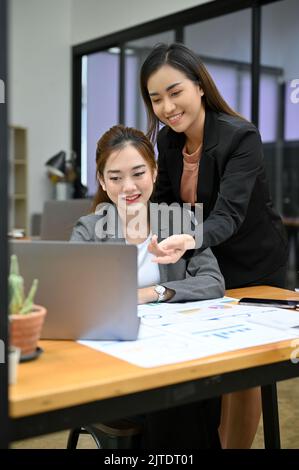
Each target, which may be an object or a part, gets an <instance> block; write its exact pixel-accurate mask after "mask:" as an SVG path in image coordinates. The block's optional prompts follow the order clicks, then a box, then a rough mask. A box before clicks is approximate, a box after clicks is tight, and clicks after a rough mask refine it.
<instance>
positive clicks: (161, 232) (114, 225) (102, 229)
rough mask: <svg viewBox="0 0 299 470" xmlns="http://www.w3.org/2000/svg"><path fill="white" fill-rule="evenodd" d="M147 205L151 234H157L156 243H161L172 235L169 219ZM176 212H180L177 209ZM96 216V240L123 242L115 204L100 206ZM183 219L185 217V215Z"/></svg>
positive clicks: (171, 214) (154, 206)
mask: <svg viewBox="0 0 299 470" xmlns="http://www.w3.org/2000/svg"><path fill="white" fill-rule="evenodd" d="M149 204H150V207H149V212H150V217H151V231H152V233H153V234H157V235H158V241H161V240H163V239H165V238H167V237H168V236H169V235H171V234H172V233H169V217H166V216H165V217H162V216H160V217H159V215H158V210H159V205H158V204H154V203H151V202H150V203H149ZM166 207H167V205H166ZM177 210H180V211H181V209H180V208H179V207H178V208H177ZM96 215H97V216H98V220H97V222H96V227H95V233H96V238H97V239H98V240H101V241H108V240H109V241H116V242H119V241H123V242H125V237H124V234H123V231H122V223H121V220H120V218H119V215H118V212H117V208H116V206H115V204H112V203H111V204H109V203H103V204H100V205H99V206H98V208H97V211H96ZM170 217H173V213H172V212H170ZM184 217H187V215H185V216H184Z"/></svg>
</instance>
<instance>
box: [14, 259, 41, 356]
mask: <svg viewBox="0 0 299 470" xmlns="http://www.w3.org/2000/svg"><path fill="white" fill-rule="evenodd" d="M8 285H9V320H10V322H9V323H10V344H11V345H12V346H16V347H18V348H20V349H21V359H22V357H23V358H24V357H26V356H27V357H28V356H30V355H34V353H35V352H36V351H37V342H38V340H39V338H40V333H41V329H42V326H43V323H44V319H45V316H46V313H47V310H46V309H45V308H44V307H42V306H40V305H35V304H34V296H35V294H36V290H37V286H38V280H37V279H34V281H33V283H32V286H31V289H30V291H29V294H28V296H27V297H25V293H24V279H23V278H22V276H21V275H20V271H19V264H18V259H17V257H16V255H12V256H11V262H10V273H9V278H8Z"/></svg>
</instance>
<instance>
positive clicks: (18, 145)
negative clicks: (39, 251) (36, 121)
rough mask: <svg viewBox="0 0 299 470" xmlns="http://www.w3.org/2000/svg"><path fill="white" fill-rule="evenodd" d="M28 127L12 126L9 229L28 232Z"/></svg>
mask: <svg viewBox="0 0 299 470" xmlns="http://www.w3.org/2000/svg"><path fill="white" fill-rule="evenodd" d="M27 199H28V193H27V129H25V128H22V127H16V126H11V127H10V158H9V229H10V230H12V229H23V230H25V232H26V233H28V232H27V228H28V227H27Z"/></svg>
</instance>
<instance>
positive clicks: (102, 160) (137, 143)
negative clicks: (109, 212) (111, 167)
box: [92, 124, 156, 211]
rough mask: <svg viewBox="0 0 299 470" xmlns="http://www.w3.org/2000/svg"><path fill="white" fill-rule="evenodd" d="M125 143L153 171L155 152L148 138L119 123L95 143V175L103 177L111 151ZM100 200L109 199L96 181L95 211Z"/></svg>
mask: <svg viewBox="0 0 299 470" xmlns="http://www.w3.org/2000/svg"><path fill="white" fill-rule="evenodd" d="M126 145H132V146H133V147H135V148H136V150H138V152H139V153H140V154H141V155H142V156H143V158H144V160H145V161H146V162H147V163H148V165H149V167H150V168H151V170H152V172H154V171H155V169H156V160H155V152H154V148H153V146H152V144H151V142H150V141H149V139H148V138H147V137H146V136H145V135H144V134H143V132H141V131H139V130H138V129H134V128H133V127H125V126H122V125H121V124H119V125H117V126H113V127H111V128H110V129H109V130H108V131H107V132H105V134H103V135H102V137H101V138H100V140H99V141H98V143H97V150H96V166H97V172H96V175H97V176H100V177H101V178H103V177H104V170H105V166H106V163H107V160H108V158H109V157H110V155H111V153H112V152H114V151H115V150H121V149H122V148H124V147H125V146H126ZM101 202H111V200H110V198H109V197H108V195H107V193H106V192H105V191H104V190H103V188H102V186H101V185H100V182H99V181H98V189H97V192H96V195H95V197H94V200H93V205H92V210H93V211H95V209H96V207H97V205H98V204H100V203H101Z"/></svg>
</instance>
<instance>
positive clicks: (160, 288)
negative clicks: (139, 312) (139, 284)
mask: <svg viewBox="0 0 299 470" xmlns="http://www.w3.org/2000/svg"><path fill="white" fill-rule="evenodd" d="M165 291H166V289H165V287H163V286H156V292H157V294H160V295H161V294H164V292H165Z"/></svg>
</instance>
